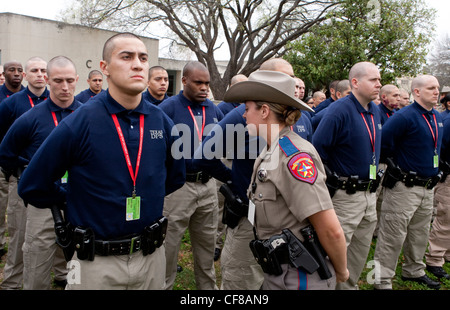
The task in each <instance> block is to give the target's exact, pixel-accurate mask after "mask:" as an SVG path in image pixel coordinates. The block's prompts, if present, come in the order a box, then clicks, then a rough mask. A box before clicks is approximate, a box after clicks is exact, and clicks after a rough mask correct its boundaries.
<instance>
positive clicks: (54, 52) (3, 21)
mask: <svg viewBox="0 0 450 310" xmlns="http://www.w3.org/2000/svg"><path fill="white" fill-rule="evenodd" d="M116 33H117V32H114V31H108V30H103V29H97V28H90V27H86V26H81V25H74V24H67V23H63V22H58V21H53V20H47V19H42V18H36V17H30V16H25V15H19V14H14V13H0V65H2V64H4V63H6V62H8V61H11V60H17V61H19V62H21V63H22V64H23V65H24V66H25V62H26V61H27V60H28V59H29V58H31V57H34V56H39V57H41V58H43V59H44V60H46V61H49V60H50V59H51V58H53V57H55V56H58V55H64V56H67V57H69V58H70V59H72V61H73V62H74V63H75V65H76V68H77V71H78V75H79V76H80V79H79V81H78V83H77V89H76V91H75V94H78V93H79V92H80V91H82V90H84V89H86V88H87V87H88V84H87V82H86V80H87V77H88V74H89V72H90V71H91V70H94V69H96V70H100V60H101V58H102V50H103V44H104V43H105V41H106V40H107V39H108V38H110V37H111V36H112V35H114V34H116ZM141 38H142V40H143V41H144V43H145V45H146V46H147V49H148V53H149V62H150V67H151V66H155V65H160V66H163V67H164V68H165V69H166V70H167V71H168V73H169V79H170V81H171V86H170V88H169V91H168V93H169V95H176V94H178V93H179V92H180V90H182V89H183V85H182V82H181V78H182V72H183V67H184V66H185V64H186V63H187V62H188V61H187V60H181V59H169V58H159V40H157V39H152V38H147V37H142V36H141ZM217 65H218V67H219V71H220V72H221V73H222V74H223V72H224V71H225V69H226V66H227V61H219V62H218V63H217ZM23 84H24V85H26V81H25V80H24V82H23ZM107 87H108V84H107V82H106V80H105V81H104V83H103V88H104V89H106V88H107ZM210 95H211V96H210V99H213V96H212V93H211V94H210Z"/></svg>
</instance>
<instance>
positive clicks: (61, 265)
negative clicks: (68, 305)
mask: <svg viewBox="0 0 450 310" xmlns="http://www.w3.org/2000/svg"><path fill="white" fill-rule="evenodd" d="M27 209H28V210H27V224H26V232H25V242H24V244H23V248H22V249H23V288H24V289H25V290H48V289H50V284H51V279H50V273H51V270H52V267H54V269H55V279H56V280H59V281H63V280H65V279H66V274H67V269H66V265H67V263H66V261H65V259H64V253H63V251H62V249H61V248H60V247H59V246H58V245H57V244H56V242H55V240H56V235H55V229H54V225H55V223H54V221H53V216H52V212H51V210H50V209H38V208H36V207H33V206H32V205H28V207H27Z"/></svg>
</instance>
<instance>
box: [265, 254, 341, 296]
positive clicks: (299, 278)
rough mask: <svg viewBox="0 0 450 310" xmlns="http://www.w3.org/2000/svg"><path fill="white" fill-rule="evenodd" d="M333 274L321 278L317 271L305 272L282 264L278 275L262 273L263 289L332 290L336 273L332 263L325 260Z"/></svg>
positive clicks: (334, 285)
mask: <svg viewBox="0 0 450 310" xmlns="http://www.w3.org/2000/svg"><path fill="white" fill-rule="evenodd" d="M327 264H328V268H330V271H331V273H332V274H333V276H332V277H331V278H330V279H328V280H322V279H321V278H320V276H319V273H318V272H314V273H313V274H307V273H306V272H304V271H302V270H301V269H296V268H294V267H292V266H291V265H289V264H282V265H281V268H282V270H283V273H282V274H281V275H279V276H274V275H269V274H267V273H265V274H264V284H263V287H262V289H263V290H334V289H335V287H336V274H335V272H334V268H333V265H331V263H330V261H327Z"/></svg>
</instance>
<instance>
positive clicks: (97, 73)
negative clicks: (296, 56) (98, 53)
mask: <svg viewBox="0 0 450 310" xmlns="http://www.w3.org/2000/svg"><path fill="white" fill-rule="evenodd" d="M94 75H101V76H103V74H102V73H101V72H100V71H99V70H92V71H91V72H89V75H88V79H92V76H94Z"/></svg>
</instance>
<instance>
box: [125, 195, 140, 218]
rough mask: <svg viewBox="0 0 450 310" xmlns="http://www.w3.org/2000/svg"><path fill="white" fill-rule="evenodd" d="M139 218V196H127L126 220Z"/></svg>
mask: <svg viewBox="0 0 450 310" xmlns="http://www.w3.org/2000/svg"><path fill="white" fill-rule="evenodd" d="M140 218H141V197H140V196H135V197H128V198H127V213H126V220H127V221H134V220H139V219H140Z"/></svg>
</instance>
